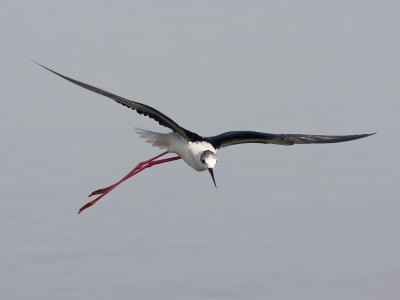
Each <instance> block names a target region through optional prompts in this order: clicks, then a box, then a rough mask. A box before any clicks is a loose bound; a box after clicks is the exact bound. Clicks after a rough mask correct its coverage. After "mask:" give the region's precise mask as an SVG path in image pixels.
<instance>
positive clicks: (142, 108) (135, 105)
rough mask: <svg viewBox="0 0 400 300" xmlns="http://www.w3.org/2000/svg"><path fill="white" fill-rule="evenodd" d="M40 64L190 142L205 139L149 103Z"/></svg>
mask: <svg viewBox="0 0 400 300" xmlns="http://www.w3.org/2000/svg"><path fill="white" fill-rule="evenodd" d="M34 63H36V64H38V63H37V62H34ZM38 65H39V66H41V67H43V68H45V69H46V70H49V71H50V72H52V73H54V74H56V75H58V76H60V77H62V78H64V79H65V80H68V81H70V82H72V83H75V84H76V85H79V86H80V87H83V88H84V89H87V90H89V91H92V92H95V93H97V94H100V95H103V96H106V97H108V98H111V99H113V100H114V101H116V102H118V103H120V104H122V105H124V106H126V107H129V108H131V109H133V110H136V111H137V112H138V113H139V114H141V115H142V114H143V115H145V116H149V117H150V118H152V119H154V120H156V121H157V122H158V123H159V124H160V125H162V126H165V127H168V128H169V129H171V130H172V131H174V132H176V133H179V134H180V135H181V136H182V137H183V138H184V139H185V140H186V141H188V142H196V141H203V140H204V138H203V137H201V136H200V135H198V134H196V133H194V132H191V131H189V130H186V129H185V128H183V127H181V126H179V125H178V124H176V123H175V122H174V121H173V120H171V119H170V118H168V117H167V116H166V115H164V114H163V113H161V112H159V111H158V110H156V109H154V108H152V107H150V106H148V105H145V104H142V103H139V102H135V101H131V100H128V99H125V98H122V97H120V96H117V95H114V94H112V93H109V92H107V91H104V90H102V89H99V88H97V87H94V86H91V85H89V84H86V83H83V82H80V81H78V80H75V79H72V78H69V77H67V76H64V75H61V74H60V73H57V72H55V71H53V70H51V69H49V68H46V67H45V66H42V65H41V64H38Z"/></svg>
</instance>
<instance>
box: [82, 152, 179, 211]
mask: <svg viewBox="0 0 400 300" xmlns="http://www.w3.org/2000/svg"><path fill="white" fill-rule="evenodd" d="M167 153H168V151H166V152H164V153H161V154H160V155H158V156H156V157H153V158H151V159H149V160H146V161H144V162H141V163H139V164H138V165H137V166H136V167H135V168H134V169H133V170H132V171H131V172H129V173H128V174H127V175H126V176H125V177H124V178H122V179H121V180H120V181H118V182H117V183H115V184H113V185H111V186H109V187H106V188H103V189H99V190H97V191H94V192H93V193H91V194H90V195H89V197H90V196H93V195H99V194H101V196H100V197H97V198H96V199H94V200H92V201H90V202H88V203H86V204H85V205H84V206H82V207H81V209H80V210H79V212H78V215H79V214H80V213H81V212H82V211H84V210H85V209H86V208H88V207H90V206H92V205H93V204H95V203H96V202H97V201H99V200H100V199H101V198H103V197H104V196H105V195H107V194H108V193H109V192H111V191H112V190H113V189H115V188H116V187H117V186H118V185H119V184H120V183H122V182H124V181H125V180H127V179H128V178H130V177H132V176H134V175H136V174H137V173H139V172H142V171H143V170H144V169H147V168H150V167H152V166H155V165H159V164H162V163H166V162H169V161H174V160H178V159H181V158H180V157H179V156H176V157H171V158H166V159H160V160H155V159H157V158H159V157H161V156H163V155H165V154H167Z"/></svg>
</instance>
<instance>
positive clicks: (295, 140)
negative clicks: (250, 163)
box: [35, 62, 374, 214]
mask: <svg viewBox="0 0 400 300" xmlns="http://www.w3.org/2000/svg"><path fill="white" fill-rule="evenodd" d="M35 63H36V62H35ZM36 64H38V63H36ZM38 65H39V66H41V67H43V68H45V69H47V70H49V71H50V72H52V73H54V74H56V75H58V76H60V77H62V78H64V79H66V80H68V81H70V82H72V83H74V84H76V85H79V86H81V87H83V88H85V89H87V90H89V91H92V92H95V93H97V94H100V95H103V96H106V97H108V98H111V99H113V100H114V101H116V102H118V103H120V104H122V105H124V106H127V107H129V108H131V109H133V110H136V111H137V112H138V113H139V114H141V115H142V114H143V115H145V116H148V117H150V118H152V119H154V120H156V121H157V122H158V123H159V124H160V125H162V126H165V127H167V128H169V129H171V130H172V132H170V133H167V134H162V133H156V132H152V131H147V130H144V129H136V130H137V131H138V133H139V134H140V137H142V138H145V139H147V142H148V143H151V144H152V145H153V147H159V148H160V149H167V151H165V152H163V153H161V154H160V155H158V156H156V157H153V158H151V159H149V160H146V161H144V162H141V163H139V164H138V165H137V166H136V167H135V168H134V169H133V170H132V171H131V172H130V173H129V174H128V175H126V176H125V177H124V178H122V179H121V180H120V181H118V182H117V183H115V184H113V185H111V186H109V187H107V188H103V189H99V190H97V191H94V192H93V193H91V194H90V195H89V197H90V196H93V195H100V196H99V197H98V198H96V199H95V200H93V201H90V202H88V203H87V204H86V205H84V206H83V207H82V208H81V209H80V210H79V212H78V214H79V213H81V212H82V211H83V210H85V209H86V208H88V207H90V206H92V205H93V204H95V203H96V202H97V201H98V200H100V199H101V198H102V197H104V196H105V195H106V194H108V193H109V192H110V191H111V190H113V189H114V188H115V187H117V186H118V185H119V184H120V183H121V182H123V181H125V180H127V179H128V178H130V177H132V176H133V175H136V174H137V173H139V172H141V171H143V170H144V169H147V168H150V167H152V166H155V165H158V164H162V163H166V162H169V161H174V160H178V159H183V160H184V161H185V162H186V163H187V164H188V165H189V166H191V167H192V168H193V169H195V170H196V171H199V172H201V171H205V170H208V171H209V172H210V174H211V177H212V179H213V181H214V185H215V187H217V185H216V183H215V178H214V172H213V170H214V166H215V164H216V163H217V156H216V154H215V153H216V152H217V150H218V149H221V148H225V147H228V146H232V145H237V144H244V143H262V144H276V145H286V146H290V145H294V144H329V143H340V142H348V141H352V140H356V139H361V138H364V137H367V136H370V135H372V134H374V133H371V134H355V135H336V136H333V135H310V134H272V133H263V132H255V131H229V132H225V133H222V134H220V135H216V136H210V137H203V136H201V135H198V134H197V133H194V132H191V131H189V130H187V129H185V128H183V127H181V126H179V125H178V124H176V123H175V122H174V121H173V120H171V119H170V118H169V117H167V116H166V115H164V114H163V113H161V112H159V111H158V110H156V109H154V108H152V107H150V106H148V105H145V104H142V103H139V102H135V101H131V100H128V99H125V98H122V97H120V96H117V95H114V94H112V93H109V92H107V91H104V90H102V89H99V88H97V87H94V86H91V85H88V84H86V83H83V82H80V81H78V80H75V79H72V78H69V77H67V76H64V75H62V74H60V73H57V72H55V71H53V70H51V69H49V68H46V67H45V66H43V65H41V64H38ZM167 153H175V154H177V155H178V156H176V157H172V158H166V159H160V160H156V159H157V158H159V157H161V156H163V155H165V154H167Z"/></svg>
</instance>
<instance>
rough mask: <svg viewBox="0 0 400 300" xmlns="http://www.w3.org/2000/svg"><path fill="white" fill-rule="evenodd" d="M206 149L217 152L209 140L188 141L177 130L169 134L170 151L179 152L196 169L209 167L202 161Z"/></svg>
mask: <svg viewBox="0 0 400 300" xmlns="http://www.w3.org/2000/svg"><path fill="white" fill-rule="evenodd" d="M205 150H210V151H212V152H214V153H215V152H216V150H215V149H214V147H213V146H212V145H211V144H210V143H207V142H187V141H186V140H185V139H184V138H183V137H181V136H180V135H179V134H178V133H176V132H171V133H170V134H169V147H168V152H170V153H175V154H178V155H179V156H180V157H181V158H182V159H183V160H184V161H185V162H186V163H187V164H188V165H189V166H191V167H192V168H193V169H195V170H196V171H199V172H201V171H205V170H207V167H206V166H204V165H203V164H202V163H201V161H200V155H201V153H202V152H204V151H205Z"/></svg>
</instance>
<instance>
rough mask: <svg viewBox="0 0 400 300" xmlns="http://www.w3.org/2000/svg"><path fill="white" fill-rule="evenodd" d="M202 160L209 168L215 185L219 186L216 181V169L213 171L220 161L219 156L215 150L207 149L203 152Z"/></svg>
mask: <svg viewBox="0 0 400 300" xmlns="http://www.w3.org/2000/svg"><path fill="white" fill-rule="evenodd" d="M200 161H201V163H202V164H203V165H204V167H205V168H207V169H208V171H209V172H210V174H211V177H212V179H213V181H214V185H215V187H217V184H216V183H215V179H214V171H213V170H214V167H215V164H216V163H217V161H218V159H217V156H216V155H215V153H214V152H212V151H210V150H206V151H204V152H202V153H201V155H200Z"/></svg>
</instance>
